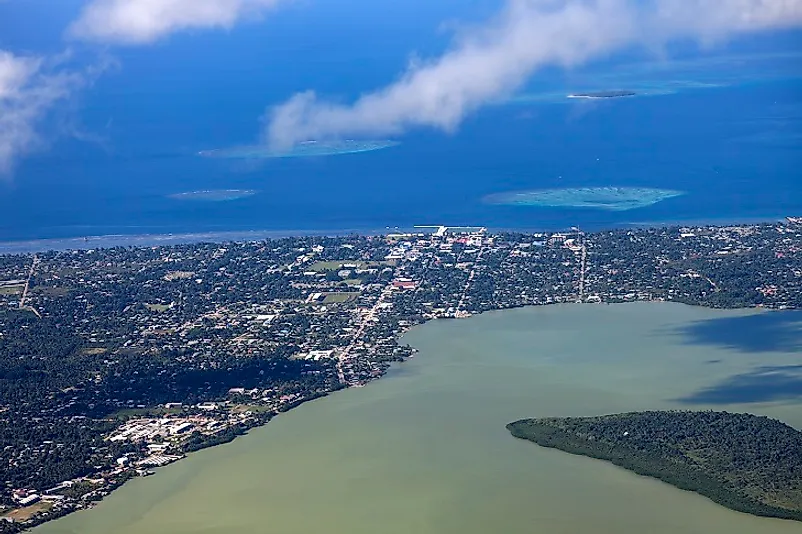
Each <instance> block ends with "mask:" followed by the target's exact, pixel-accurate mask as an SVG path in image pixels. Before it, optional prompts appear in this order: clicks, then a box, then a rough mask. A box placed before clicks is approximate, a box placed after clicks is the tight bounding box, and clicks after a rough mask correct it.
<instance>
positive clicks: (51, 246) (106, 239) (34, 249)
mask: <svg viewBox="0 0 802 534" xmlns="http://www.w3.org/2000/svg"><path fill="white" fill-rule="evenodd" d="M786 218H787V216H786V215H766V216H765V217H762V216H761V217H722V218H701V219H676V220H675V219H671V220H664V221H624V222H620V223H616V224H612V225H603V226H600V227H598V228H596V227H594V228H592V229H590V231H594V232H595V231H603V230H610V229H616V228H665V227H671V226H685V225H688V226H693V225H699V226H706V225H709V226H730V225H750V224H763V223H776V222H782V221H784V220H785V219H786ZM448 227H449V228H481V227H483V226H482V225H474V226H454V225H449V226H448ZM487 229H488V231H489V232H490V233H506V232H510V233H523V234H529V233H539V232H562V231H569V230H570V229H569V228H540V227H493V226H490V227H487ZM433 230H434V227H432V228H431V229H430V228H429V227H415V226H402V227H399V226H394V227H385V228H340V229H336V228H335V229H309V230H298V229H296V230H292V229H289V230H283V229H273V230H265V229H255V230H221V231H205V232H179V233H153V234H100V235H86V236H84V235H81V236H74V237H50V238H48V237H43V238H35V239H9V240H4V241H0V255H3V254H10V255H13V254H34V253H40V252H50V251H54V252H64V251H69V250H92V249H101V248H113V247H158V246H172V245H189V244H195V243H206V242H208V243H228V242H234V243H236V242H241V243H247V242H253V241H261V240H264V239H280V238H285V237H313V236H318V237H343V236H348V235H361V236H382V235H388V234H392V233H394V232H415V233H429V232H430V231H433Z"/></svg>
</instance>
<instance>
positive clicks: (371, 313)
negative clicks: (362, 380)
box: [337, 282, 393, 385]
mask: <svg viewBox="0 0 802 534" xmlns="http://www.w3.org/2000/svg"><path fill="white" fill-rule="evenodd" d="M392 292H393V283H392V282H390V283H389V284H387V286H385V287H384V289H382V292H381V293H380V294H379V298H378V299H376V302H375V303H374V304H373V306H372V307H371V308H370V310H368V312H367V313H366V314H365V317H364V318H363V319H362V322H361V323H360V324H359V328H357V331H356V332H355V333H354V337H353V338H352V339H351V343H350V344H349V345H348V346H347V347H346V348H345V349H343V351H342V352H340V354H339V355H338V356H337V377H338V378H339V380H340V384H343V385H348V383H347V382H346V379H345V370H344V369H343V365H344V364H345V363H346V362H347V361H348V357H349V355H350V354H351V351H352V350H353V349H354V346H355V345H356V343H357V342H358V341H359V339H360V338H361V337H362V334H363V333H364V332H365V329H366V328H367V327H368V324H370V323H371V322H372V321H373V319H375V318H376V316H377V315H378V313H379V309H380V308H381V305H382V304H384V301H385V300H386V299H387V297H388V296H390V294H391V293H392Z"/></svg>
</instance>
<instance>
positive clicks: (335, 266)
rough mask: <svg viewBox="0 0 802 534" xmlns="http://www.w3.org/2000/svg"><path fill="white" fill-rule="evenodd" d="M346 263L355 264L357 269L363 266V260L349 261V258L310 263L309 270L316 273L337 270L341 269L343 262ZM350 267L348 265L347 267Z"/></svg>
mask: <svg viewBox="0 0 802 534" xmlns="http://www.w3.org/2000/svg"><path fill="white" fill-rule="evenodd" d="M346 263H347V264H348V265H356V266H357V268H358V269H361V268H362V267H364V266H365V262H364V261H350V260H342V261H319V262H317V263H315V264H314V265H312V266H311V267H310V268H309V270H310V271H315V272H318V273H322V272H324V271H339V270H340V269H343V268H344V267H343V265H344V264H346ZM349 268H350V267H349Z"/></svg>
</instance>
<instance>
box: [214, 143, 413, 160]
mask: <svg viewBox="0 0 802 534" xmlns="http://www.w3.org/2000/svg"><path fill="white" fill-rule="evenodd" d="M399 144H400V143H399V142H398V141H390V140H387V139H379V140H375V139H373V140H361V141H356V140H351V139H346V140H343V141H304V142H301V143H298V144H296V145H294V146H291V147H289V148H287V149H274V148H271V147H269V146H267V145H246V146H238V147H232V148H217V149H213V150H201V151H200V152H198V155H199V156H201V157H205V158H222V159H271V158H311V157H322V156H338V155H342V154H359V153H362V152H373V151H374V150H383V149H385V148H391V147H394V146H398V145H399Z"/></svg>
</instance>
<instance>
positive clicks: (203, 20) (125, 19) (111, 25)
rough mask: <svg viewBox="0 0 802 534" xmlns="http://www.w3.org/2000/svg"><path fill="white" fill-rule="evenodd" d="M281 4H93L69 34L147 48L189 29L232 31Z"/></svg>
mask: <svg viewBox="0 0 802 534" xmlns="http://www.w3.org/2000/svg"><path fill="white" fill-rule="evenodd" d="M280 1H281V0H92V1H91V2H90V3H89V5H88V6H86V8H85V9H84V10H83V13H82V14H81V16H80V18H79V19H78V20H77V21H76V22H75V23H73V24H72V26H71V27H70V29H69V33H70V34H71V35H72V36H74V37H77V38H80V39H85V40H90V41H100V42H108V43H117V44H146V43H152V42H154V41H157V40H159V39H161V38H163V37H166V36H167V35H169V34H171V33H173V32H176V31H180V30H189V29H204V28H231V27H232V26H233V25H234V24H235V23H236V22H238V21H239V20H240V19H242V18H243V17H245V16H248V15H258V14H259V13H260V12H261V11H263V10H264V9H267V8H270V7H273V6H274V5H275V4H277V3H278V2H280Z"/></svg>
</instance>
